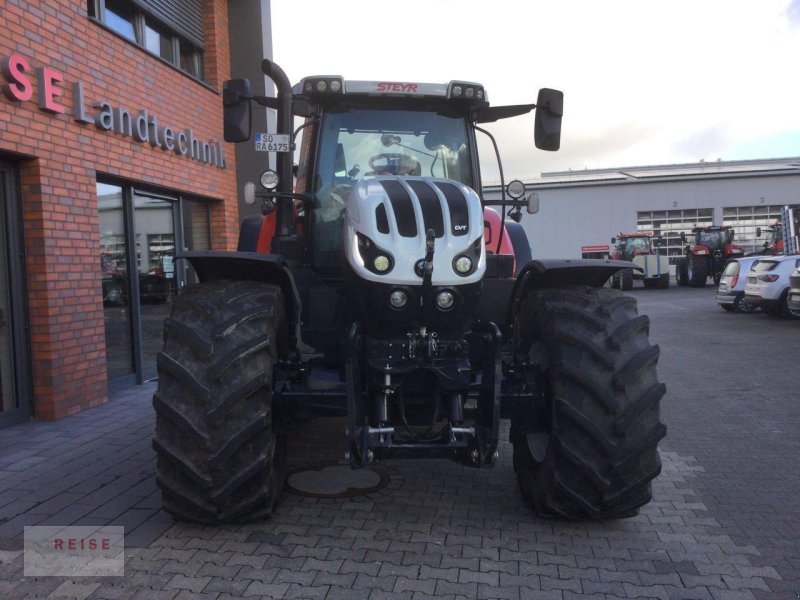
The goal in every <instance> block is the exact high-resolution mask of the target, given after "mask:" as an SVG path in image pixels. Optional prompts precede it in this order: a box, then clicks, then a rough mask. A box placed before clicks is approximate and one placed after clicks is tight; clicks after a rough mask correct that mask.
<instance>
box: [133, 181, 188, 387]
mask: <svg viewBox="0 0 800 600" xmlns="http://www.w3.org/2000/svg"><path fill="white" fill-rule="evenodd" d="M176 206H177V202H175V201H174V199H167V198H164V197H159V196H155V195H153V194H147V193H144V192H140V191H138V190H134V192H133V209H134V213H133V220H134V231H135V232H136V233H135V235H136V262H137V265H136V270H137V271H138V276H139V311H140V313H139V314H140V322H141V338H142V341H141V348H142V373H143V376H144V378H145V379H150V378H152V377H155V376H156V355H157V354H158V353H159V352H160V351H161V347H162V346H163V344H164V337H163V336H164V319H166V318H167V317H168V316H169V309H170V306H171V304H172V299H173V298H174V297H175V295H176V294H177V293H178V285H177V284H178V279H177V278H176V276H175V275H176V272H175V207H176Z"/></svg>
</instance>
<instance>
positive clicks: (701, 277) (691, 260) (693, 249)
mask: <svg viewBox="0 0 800 600" xmlns="http://www.w3.org/2000/svg"><path fill="white" fill-rule="evenodd" d="M690 235H691V236H693V237H694V243H693V244H691V245H687V246H686V255H685V256H683V257H681V258H680V259H678V262H677V264H676V269H675V272H676V275H677V277H678V285H684V286H685V285H689V286H692V287H703V286H704V285H705V284H706V280H707V279H708V278H709V277H712V278H713V279H714V285H719V280H720V277H721V276H722V270H723V269H724V268H725V263H726V262H728V260H729V259H731V258H741V257H742V256H744V248H742V247H741V246H737V245H735V244H734V243H733V237H734V231H733V227H730V226H728V227H718V226H708V227H695V228H694V229H692V233H691V234H690ZM686 238H687V236H686V234H685V233H683V232H682V233H681V241H682V242H684V243H685V242H686Z"/></svg>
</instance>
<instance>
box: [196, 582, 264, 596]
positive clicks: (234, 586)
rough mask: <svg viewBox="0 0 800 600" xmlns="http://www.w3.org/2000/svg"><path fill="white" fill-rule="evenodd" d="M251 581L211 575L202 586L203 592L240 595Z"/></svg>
mask: <svg viewBox="0 0 800 600" xmlns="http://www.w3.org/2000/svg"><path fill="white" fill-rule="evenodd" d="M251 583H253V582H252V581H251V580H248V579H235V580H233V579H222V578H220V577H211V581H209V582H208V584H207V585H206V587H204V588H203V591H204V592H215V593H220V594H231V595H233V596H242V595H243V594H244V592H245V590H246V589H247V588H248V587H250V584H251Z"/></svg>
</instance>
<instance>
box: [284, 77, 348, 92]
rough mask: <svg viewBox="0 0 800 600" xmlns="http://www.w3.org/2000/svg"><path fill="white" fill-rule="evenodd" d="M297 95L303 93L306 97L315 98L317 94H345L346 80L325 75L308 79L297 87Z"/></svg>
mask: <svg viewBox="0 0 800 600" xmlns="http://www.w3.org/2000/svg"><path fill="white" fill-rule="evenodd" d="M298 87H299V88H300V89H299V90H298V89H297V88H298ZM294 92H295V93H302V94H303V95H304V96H315V95H317V94H342V93H344V80H343V79H342V78H341V77H339V76H338V75H333V76H331V75H325V76H319V77H306V78H305V79H303V81H301V82H300V85H299V86H295V90H294Z"/></svg>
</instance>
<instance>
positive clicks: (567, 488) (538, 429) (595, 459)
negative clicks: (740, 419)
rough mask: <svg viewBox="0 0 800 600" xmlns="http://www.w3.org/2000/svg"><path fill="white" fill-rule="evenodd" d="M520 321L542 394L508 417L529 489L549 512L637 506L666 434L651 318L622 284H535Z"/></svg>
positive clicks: (611, 515)
mask: <svg viewBox="0 0 800 600" xmlns="http://www.w3.org/2000/svg"><path fill="white" fill-rule="evenodd" d="M518 323H519V335H520V340H521V341H520V350H521V351H522V352H523V354H527V360H526V361H524V362H525V365H526V367H525V368H526V369H527V370H529V372H530V373H529V375H530V377H532V378H534V380H537V381H538V382H539V388H540V389H541V390H543V391H544V393H545V395H546V399H545V400H544V401H538V402H537V401H536V399H535V398H532V402H531V406H530V407H528V408H526V409H524V410H520V411H518V413H517V414H516V415H515V416H514V417H513V418H512V421H511V442H512V444H513V448H514V470H515V471H516V473H517V477H518V479H519V484H520V488H521V490H522V493H523V495H524V497H525V498H526V499H527V500H528V501H529V502H530V503H531V504H532V505H533V507H534V509H535V510H536V512H537V513H539V514H541V515H544V516H556V517H562V518H567V519H591V520H603V519H617V518H623V517H629V516H633V515H635V514H636V513H637V512H638V509H639V507H641V506H642V505H644V504H646V503H647V502H649V501H650V499H651V497H652V491H651V481H652V479H653V478H655V477H656V476H657V475H658V474H659V473H660V472H661V461H660V458H659V455H658V448H657V446H658V442H659V440H660V439H661V438H662V437H664V435H665V434H666V427H665V426H664V425H663V424H662V423H661V422H660V419H659V405H660V401H661V397H662V396H663V395H664V392H665V390H666V388H665V386H664V384H663V383H660V382H659V381H658V379H657V376H656V363H657V361H658V356H659V348H658V346H653V345H651V344H650V342H649V340H648V332H649V324H650V321H649V319H648V318H647V317H646V316H637V310H636V300H635V299H634V298H631V297H628V296H625V295H623V294H621V293H620V292H617V291H614V290H609V289H596V288H584V287H570V288H563V289H546V290H536V291H533V292H531V293H529V294H528V295H527V297H526V298H525V300H524V301H523V303H522V305H521V306H520V310H519V320H518Z"/></svg>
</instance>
